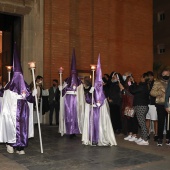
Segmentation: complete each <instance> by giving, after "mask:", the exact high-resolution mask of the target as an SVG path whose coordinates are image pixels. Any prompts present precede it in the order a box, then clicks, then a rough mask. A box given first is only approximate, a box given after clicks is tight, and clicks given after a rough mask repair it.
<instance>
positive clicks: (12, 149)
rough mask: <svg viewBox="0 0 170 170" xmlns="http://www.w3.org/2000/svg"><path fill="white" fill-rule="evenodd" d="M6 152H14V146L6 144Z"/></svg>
mask: <svg viewBox="0 0 170 170" xmlns="http://www.w3.org/2000/svg"><path fill="white" fill-rule="evenodd" d="M7 152H8V153H14V148H13V147H12V146H10V145H7Z"/></svg>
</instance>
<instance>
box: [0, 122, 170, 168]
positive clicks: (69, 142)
mask: <svg viewBox="0 0 170 170" xmlns="http://www.w3.org/2000/svg"><path fill="white" fill-rule="evenodd" d="M41 129H42V141H43V149H44V153H43V154H41V152H40V143H39V135H38V128H37V126H35V137H34V138H32V139H29V146H28V147H27V148H26V149H25V152H26V154H25V155H18V154H16V153H14V154H9V153H7V152H6V147H5V145H4V144H0V161H1V166H0V170H1V169H2V170H8V169H9V170H25V169H30V170H143V169H145V170H153V169H154V170H162V169H163V170H169V169H170V154H169V153H170V146H166V145H165V144H164V145H163V146H162V147H157V146H156V143H155V142H154V141H153V139H152V137H151V139H150V145H149V146H138V145H137V144H136V143H134V142H129V141H124V140H123V138H124V135H123V134H119V135H116V139H117V143H118V145H117V146H112V147H97V146H96V147H92V146H84V145H82V144H81V136H77V137H75V138H73V139H70V138H69V137H68V136H64V137H61V136H60V134H58V133H57V131H58V129H57V127H56V126H47V125H42V126H41Z"/></svg>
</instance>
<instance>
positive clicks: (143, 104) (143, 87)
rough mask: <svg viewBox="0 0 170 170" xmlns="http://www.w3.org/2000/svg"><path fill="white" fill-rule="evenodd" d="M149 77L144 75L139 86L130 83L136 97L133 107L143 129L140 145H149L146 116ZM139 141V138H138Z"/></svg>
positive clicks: (130, 88) (131, 90)
mask: <svg viewBox="0 0 170 170" xmlns="http://www.w3.org/2000/svg"><path fill="white" fill-rule="evenodd" d="M148 81H149V77H148V74H147V73H144V74H143V75H142V77H141V81H140V82H139V84H136V83H129V90H130V92H131V93H132V94H133V95H134V100H133V107H134V110H135V114H136V117H137V120H138V123H139V125H140V127H141V139H142V140H139V141H138V142H136V143H137V144H138V145H149V142H148V135H147V127H146V114H147V112H148V109H149V108H148V104H149V86H148ZM136 141H137V138H136Z"/></svg>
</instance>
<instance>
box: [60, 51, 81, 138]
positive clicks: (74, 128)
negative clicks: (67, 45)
mask: <svg viewBox="0 0 170 170" xmlns="http://www.w3.org/2000/svg"><path fill="white" fill-rule="evenodd" d="M64 84H65V86H64V88H63V90H62V99H61V100H60V123H59V131H60V133H61V134H62V135H63V134H64V133H65V134H80V133H81V126H82V122H81V118H82V116H81V114H80V112H82V111H83V106H82V107H81V109H79V106H80V102H79V101H78V100H79V99H78V98H79V95H78V94H79V92H80V91H83V85H82V82H81V80H80V79H79V78H78V76H77V71H76V59H75V51H73V55H72V63H71V74H70V77H68V78H67V79H66V80H65V83H64ZM83 92H84V91H83ZM83 95H84V94H82V96H83ZM62 100H63V102H62ZM62 105H63V106H62ZM62 108H63V109H62ZM80 110H81V111H80ZM79 115H80V116H79ZM62 117H63V119H62Z"/></svg>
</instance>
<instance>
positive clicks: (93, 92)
mask: <svg viewBox="0 0 170 170" xmlns="http://www.w3.org/2000/svg"><path fill="white" fill-rule="evenodd" d="M94 71H95V70H92V72H93V74H92V87H94ZM93 101H94V92H92V104H91V145H92V144H93V141H92V139H93Z"/></svg>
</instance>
